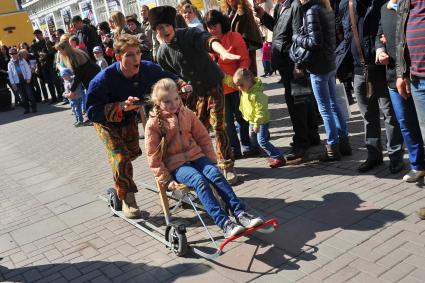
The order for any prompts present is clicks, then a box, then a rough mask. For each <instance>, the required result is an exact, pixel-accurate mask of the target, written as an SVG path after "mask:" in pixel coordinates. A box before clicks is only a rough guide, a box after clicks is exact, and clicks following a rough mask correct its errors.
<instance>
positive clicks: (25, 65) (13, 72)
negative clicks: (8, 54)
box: [7, 59, 31, 85]
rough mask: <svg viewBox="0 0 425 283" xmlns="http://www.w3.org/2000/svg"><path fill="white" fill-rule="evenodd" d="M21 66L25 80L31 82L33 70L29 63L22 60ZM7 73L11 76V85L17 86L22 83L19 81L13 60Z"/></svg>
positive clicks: (8, 66)
mask: <svg viewBox="0 0 425 283" xmlns="http://www.w3.org/2000/svg"><path fill="white" fill-rule="evenodd" d="M19 66H20V67H21V71H22V75H23V77H24V80H31V68H30V66H29V65H28V63H27V61H25V60H23V59H20V60H19ZM7 72H8V74H9V81H10V83H11V84H14V85H16V84H19V83H22V82H21V81H20V80H19V76H18V72H16V68H15V62H14V61H13V60H10V61H9V64H8V65H7Z"/></svg>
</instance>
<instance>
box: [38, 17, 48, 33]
mask: <svg viewBox="0 0 425 283" xmlns="http://www.w3.org/2000/svg"><path fill="white" fill-rule="evenodd" d="M38 24H39V27H40V30H41V31H42V32H43V36H44V37H49V29H48V27H47V23H46V18H45V17H41V18H38Z"/></svg>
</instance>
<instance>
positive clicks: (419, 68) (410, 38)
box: [406, 0, 425, 77]
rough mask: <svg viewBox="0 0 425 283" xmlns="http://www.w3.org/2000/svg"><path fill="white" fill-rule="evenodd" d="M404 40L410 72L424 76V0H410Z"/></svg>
mask: <svg viewBox="0 0 425 283" xmlns="http://www.w3.org/2000/svg"><path fill="white" fill-rule="evenodd" d="M406 42H407V47H408V49H409V53H410V59H411V66H410V73H411V74H412V75H415V76H418V77H425V0H410V14H409V19H408V21H407V28H406Z"/></svg>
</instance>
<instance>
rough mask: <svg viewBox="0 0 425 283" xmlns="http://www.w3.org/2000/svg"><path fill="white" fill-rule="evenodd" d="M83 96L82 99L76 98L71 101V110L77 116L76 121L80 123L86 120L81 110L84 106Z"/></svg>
mask: <svg viewBox="0 0 425 283" xmlns="http://www.w3.org/2000/svg"><path fill="white" fill-rule="evenodd" d="M82 104H83V103H82V96H81V95H80V97H78V98H76V99H71V100H70V105H71V110H72V112H74V114H75V119H76V120H77V122H78V123H83V122H84V119H83V110H82V108H81V105H82Z"/></svg>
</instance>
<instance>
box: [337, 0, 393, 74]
mask: <svg viewBox="0 0 425 283" xmlns="http://www.w3.org/2000/svg"><path fill="white" fill-rule="evenodd" d="M369 1H370V4H369V5H367V7H368V8H367V10H366V14H365V17H364V21H363V23H362V24H359V23H358V22H357V29H358V31H359V38H360V43H361V45H362V49H363V54H364V57H365V61H366V64H375V39H376V35H377V33H378V27H379V21H380V19H381V7H382V5H383V4H384V3H385V2H386V1H387V0H369ZM358 2H359V0H353V6H354V11H357V6H358V5H360V4H359V3H358ZM362 2H367V1H363V0H362ZM339 11H340V13H341V15H340V16H341V23H342V27H343V29H344V39H343V41H342V42H341V43H340V44H339V46H338V47H337V48H336V51H335V52H336V67H337V69H338V68H339V67H340V66H341V64H342V62H343V60H344V58H345V57H346V56H347V55H348V56H350V57H352V54H351V40H352V32H351V21H350V12H349V8H348V0H342V1H341V3H340V4H339ZM356 14H357V13H356ZM356 53H357V52H356Z"/></svg>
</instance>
